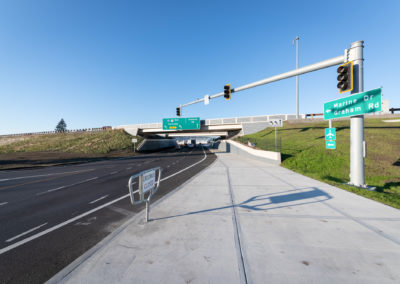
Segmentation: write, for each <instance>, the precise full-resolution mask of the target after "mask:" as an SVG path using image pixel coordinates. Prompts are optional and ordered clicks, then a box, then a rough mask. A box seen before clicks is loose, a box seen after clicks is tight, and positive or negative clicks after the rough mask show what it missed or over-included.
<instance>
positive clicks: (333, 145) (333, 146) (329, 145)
mask: <svg viewBox="0 0 400 284" xmlns="http://www.w3.org/2000/svg"><path fill="white" fill-rule="evenodd" d="M325 146H326V149H336V141H325Z"/></svg>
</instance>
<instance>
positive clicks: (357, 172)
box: [347, 40, 366, 187]
mask: <svg viewBox="0 0 400 284" xmlns="http://www.w3.org/2000/svg"><path fill="white" fill-rule="evenodd" d="M363 48H364V41H362V40H360V41H357V42H353V43H352V44H351V47H350V50H348V53H347V54H348V61H351V60H353V66H354V67H353V72H354V73H353V74H354V88H353V90H352V91H351V93H352V94H356V93H360V92H363V91H364V67H363V63H364V57H363ZM364 147H365V142H364V115H357V116H352V117H351V118H350V182H349V184H351V185H354V186H357V187H366V185H365V175H364V174H365V173H364V158H365V157H364V153H365V151H364Z"/></svg>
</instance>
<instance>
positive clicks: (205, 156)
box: [160, 148, 207, 181]
mask: <svg viewBox="0 0 400 284" xmlns="http://www.w3.org/2000/svg"><path fill="white" fill-rule="evenodd" d="M203 153H204V158H203V159H201V160H200V161H198V162H197V163H194V164H193V165H191V166H189V167H187V168H184V169H183V170H180V171H179V172H176V173H174V174H172V175H170V176H167V177H165V178H162V179H161V180H160V181H164V180H167V179H169V178H171V177H173V176H175V175H177V174H180V173H181V172H184V171H186V170H188V169H190V168H191V167H194V166H195V165H197V164H200V163H201V162H203V161H204V160H205V159H206V158H207V155H206V152H205V151H204V148H203Z"/></svg>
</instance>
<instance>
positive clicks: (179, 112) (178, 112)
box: [176, 107, 181, 116]
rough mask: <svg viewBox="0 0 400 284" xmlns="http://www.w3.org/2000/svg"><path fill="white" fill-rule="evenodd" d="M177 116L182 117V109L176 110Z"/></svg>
mask: <svg viewBox="0 0 400 284" xmlns="http://www.w3.org/2000/svg"><path fill="white" fill-rule="evenodd" d="M176 116H181V108H180V107H177V108H176Z"/></svg>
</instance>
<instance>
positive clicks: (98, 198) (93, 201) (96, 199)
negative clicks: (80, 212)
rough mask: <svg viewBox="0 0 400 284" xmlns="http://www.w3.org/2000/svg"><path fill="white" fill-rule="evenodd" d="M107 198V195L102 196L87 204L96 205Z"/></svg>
mask: <svg viewBox="0 0 400 284" xmlns="http://www.w3.org/2000/svg"><path fill="white" fill-rule="evenodd" d="M107 196H108V194H107V195H104V196H102V197H100V198H98V199H96V200H93V201H92V202H89V204H93V203H96V202H97V201H100V200H102V199H104V198H106V197H107Z"/></svg>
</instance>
